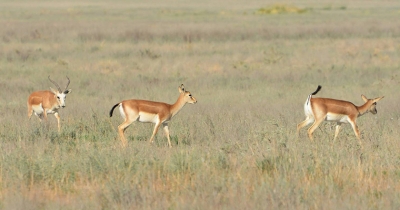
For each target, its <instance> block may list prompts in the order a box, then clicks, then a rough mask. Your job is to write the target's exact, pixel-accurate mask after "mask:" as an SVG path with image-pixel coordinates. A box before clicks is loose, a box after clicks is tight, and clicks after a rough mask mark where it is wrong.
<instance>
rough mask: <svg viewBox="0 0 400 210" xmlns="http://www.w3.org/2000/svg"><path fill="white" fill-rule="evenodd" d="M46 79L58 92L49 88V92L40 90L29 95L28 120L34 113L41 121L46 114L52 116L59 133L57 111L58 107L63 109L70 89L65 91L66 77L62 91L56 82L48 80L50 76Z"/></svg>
mask: <svg viewBox="0 0 400 210" xmlns="http://www.w3.org/2000/svg"><path fill="white" fill-rule="evenodd" d="M48 78H49V80H50V82H52V83H53V84H54V85H55V86H56V87H57V89H58V90H54V89H53V88H51V87H50V90H51V91H49V90H42V91H35V92H33V93H31V95H29V98H28V117H29V119H30V118H31V116H32V113H33V112H34V113H35V115H36V116H38V117H39V120H40V121H42V120H43V119H45V120H47V114H54V116H55V117H56V118H57V122H58V132H60V130H61V126H60V116H59V115H58V109H60V107H62V108H64V107H65V99H66V95H67V94H68V93H70V92H71V89H67V88H68V85H69V83H70V80H69V78H68V77H67V79H68V82H67V85H66V86H65V89H64V91H63V90H62V89H61V88H60V86H59V85H58V84H57V83H56V82H54V81H53V80H51V79H50V76H49V77H48Z"/></svg>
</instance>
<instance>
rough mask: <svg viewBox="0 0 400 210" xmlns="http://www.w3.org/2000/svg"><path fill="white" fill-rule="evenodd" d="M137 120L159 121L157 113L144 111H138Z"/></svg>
mask: <svg viewBox="0 0 400 210" xmlns="http://www.w3.org/2000/svg"><path fill="white" fill-rule="evenodd" d="M138 121H139V122H151V123H157V122H158V121H159V119H158V115H157V114H149V113H145V112H139V118H138Z"/></svg>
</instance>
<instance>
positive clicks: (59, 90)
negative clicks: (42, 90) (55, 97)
mask: <svg viewBox="0 0 400 210" xmlns="http://www.w3.org/2000/svg"><path fill="white" fill-rule="evenodd" d="M48 78H49V80H50V82H52V83H53V84H54V85H55V86H56V87H57V88H58V92H60V93H62V91H61V88H60V86H59V85H58V84H57V83H56V82H54V81H53V80H51V79H50V75H49V77H48Z"/></svg>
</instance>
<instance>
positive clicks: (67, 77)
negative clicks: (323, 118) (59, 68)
mask: <svg viewBox="0 0 400 210" xmlns="http://www.w3.org/2000/svg"><path fill="white" fill-rule="evenodd" d="M65 77H67V76H65ZM67 79H68V82H67V86H65V90H64V91H66V90H67V88H68V85H69V82H70V80H69V78H68V77H67Z"/></svg>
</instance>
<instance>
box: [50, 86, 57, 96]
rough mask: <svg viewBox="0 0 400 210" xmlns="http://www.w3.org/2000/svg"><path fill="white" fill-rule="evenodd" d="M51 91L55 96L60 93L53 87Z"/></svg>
mask: <svg viewBox="0 0 400 210" xmlns="http://www.w3.org/2000/svg"><path fill="white" fill-rule="evenodd" d="M50 90H51V92H53V93H54V94H56V95H57V94H58V91H57V90H54V89H53V88H52V87H50Z"/></svg>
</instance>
